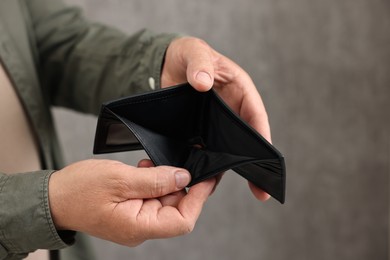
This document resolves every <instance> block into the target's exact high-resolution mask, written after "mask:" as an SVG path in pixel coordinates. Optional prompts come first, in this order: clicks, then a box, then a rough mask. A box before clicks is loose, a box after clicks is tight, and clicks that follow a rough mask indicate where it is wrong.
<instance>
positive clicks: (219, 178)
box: [210, 172, 225, 195]
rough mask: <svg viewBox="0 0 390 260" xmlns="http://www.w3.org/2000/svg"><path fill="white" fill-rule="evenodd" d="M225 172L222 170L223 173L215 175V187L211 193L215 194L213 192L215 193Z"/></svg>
mask: <svg viewBox="0 0 390 260" xmlns="http://www.w3.org/2000/svg"><path fill="white" fill-rule="evenodd" d="M224 174H225V172H221V173H219V174H218V175H217V176H215V185H214V188H213V190H212V191H211V194H210V195H213V194H214V192H215V189H216V188H217V186H218V184H219V183H220V181H221V180H222V177H223V175H224Z"/></svg>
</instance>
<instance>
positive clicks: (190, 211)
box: [178, 178, 216, 223]
mask: <svg viewBox="0 0 390 260" xmlns="http://www.w3.org/2000/svg"><path fill="white" fill-rule="evenodd" d="M215 185H216V179H215V178H211V179H208V180H205V181H203V182H200V183H198V184H196V185H194V186H192V187H191V188H190V190H189V191H188V194H187V196H185V197H184V198H183V200H182V201H181V203H180V204H179V206H178V210H179V211H180V213H181V215H182V216H183V217H184V218H185V219H188V220H192V222H193V223H195V221H196V219H198V217H199V215H200V212H201V211H202V207H203V204H204V203H205V202H206V200H207V198H208V197H209V196H210V195H211V192H212V191H213V189H214V187H215Z"/></svg>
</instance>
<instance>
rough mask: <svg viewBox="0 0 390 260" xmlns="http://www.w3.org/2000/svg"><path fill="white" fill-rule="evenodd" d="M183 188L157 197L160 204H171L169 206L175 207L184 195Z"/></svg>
mask: <svg viewBox="0 0 390 260" xmlns="http://www.w3.org/2000/svg"><path fill="white" fill-rule="evenodd" d="M186 194H187V193H186V191H185V190H181V191H177V192H174V193H171V194H168V195H165V196H162V197H160V198H159V200H160V202H161V205H163V206H164V207H165V206H171V207H175V208H176V207H177V206H178V205H179V203H180V201H181V200H182V199H183V198H184V196H185V195H186Z"/></svg>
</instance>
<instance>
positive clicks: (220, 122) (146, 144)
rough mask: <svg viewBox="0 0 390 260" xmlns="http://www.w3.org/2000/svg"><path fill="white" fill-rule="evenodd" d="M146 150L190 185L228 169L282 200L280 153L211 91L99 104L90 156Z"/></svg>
mask: <svg viewBox="0 0 390 260" xmlns="http://www.w3.org/2000/svg"><path fill="white" fill-rule="evenodd" d="M139 149H145V151H146V153H147V154H148V155H149V157H150V158H151V160H152V161H153V162H154V164H155V165H171V166H176V167H182V168H185V169H187V170H188V171H189V172H190V173H191V176H192V181H191V183H190V186H191V185H194V184H196V183H198V182H200V181H202V180H205V179H207V178H210V177H212V176H215V175H217V174H219V173H221V172H223V171H226V170H228V169H233V170H234V171H236V172H237V173H238V174H240V175H241V176H243V177H244V178H246V179H247V180H249V181H251V182H252V183H253V184H255V185H256V186H258V187H259V188H261V189H263V190H264V191H266V192H267V193H269V194H270V195H271V196H273V197H274V198H275V199H277V200H279V201H280V202H281V203H283V202H284V200H285V165H284V159H283V157H282V155H281V154H280V153H279V152H278V151H277V150H276V149H275V148H274V147H273V146H272V145H271V144H270V143H268V142H267V141H266V140H265V139H264V138H263V137H262V136H261V135H260V134H258V133H257V132H256V131H255V130H254V129H252V128H251V127H250V126H249V125H247V124H246V123H245V122H244V121H243V120H241V119H240V118H239V117H238V116H237V115H236V114H235V113H234V112H232V111H231V110H230V108H229V107H228V106H227V105H226V104H225V103H224V102H223V100H222V99H221V98H220V97H219V96H218V95H217V94H216V92H215V91H214V90H210V91H208V92H197V91H196V90H194V89H193V88H192V87H191V86H190V85H189V84H182V85H179V86H175V87H172V88H167V89H162V90H158V91H154V92H148V93H146V94H142V95H136V96H132V97H126V98H122V99H119V100H115V101H112V102H109V103H106V104H103V105H102V109H101V113H100V115H99V119H98V125H97V130H96V136H95V145H94V153H111V152H120V151H130V150H139Z"/></svg>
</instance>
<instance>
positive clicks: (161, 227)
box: [148, 178, 215, 238]
mask: <svg viewBox="0 0 390 260" xmlns="http://www.w3.org/2000/svg"><path fill="white" fill-rule="evenodd" d="M214 186H215V179H214V178H212V179H209V180H206V181H204V182H201V183H198V184H196V185H194V186H192V187H191V188H190V190H189V192H188V194H187V195H185V196H184V197H183V198H182V199H181V201H180V203H179V205H178V206H177V208H175V207H169V206H166V207H162V208H159V209H158V212H157V214H158V215H157V216H156V218H155V219H156V220H157V221H155V222H150V223H149V227H150V228H149V230H148V237H150V238H168V237H174V236H178V235H183V234H187V233H189V232H191V231H192V230H193V228H194V226H195V223H196V220H197V219H198V217H199V215H200V213H201V211H202V207H203V205H204V203H205V201H206V200H207V198H208V197H209V195H210V193H211V191H212V190H213V187H214Z"/></svg>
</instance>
